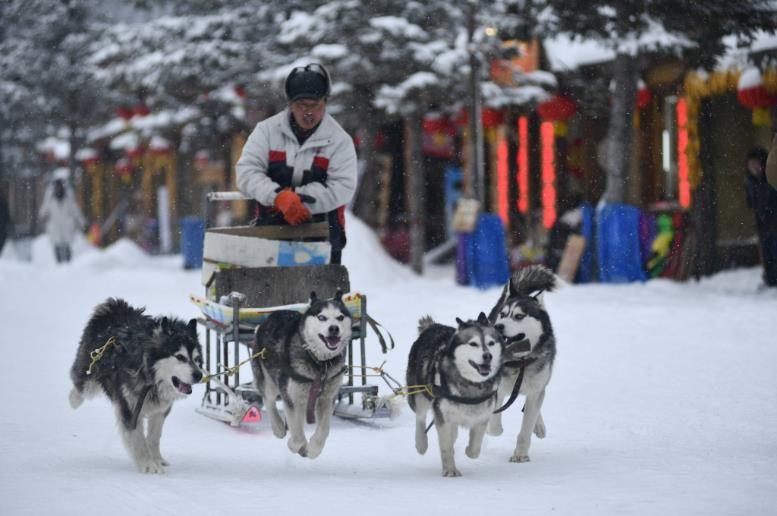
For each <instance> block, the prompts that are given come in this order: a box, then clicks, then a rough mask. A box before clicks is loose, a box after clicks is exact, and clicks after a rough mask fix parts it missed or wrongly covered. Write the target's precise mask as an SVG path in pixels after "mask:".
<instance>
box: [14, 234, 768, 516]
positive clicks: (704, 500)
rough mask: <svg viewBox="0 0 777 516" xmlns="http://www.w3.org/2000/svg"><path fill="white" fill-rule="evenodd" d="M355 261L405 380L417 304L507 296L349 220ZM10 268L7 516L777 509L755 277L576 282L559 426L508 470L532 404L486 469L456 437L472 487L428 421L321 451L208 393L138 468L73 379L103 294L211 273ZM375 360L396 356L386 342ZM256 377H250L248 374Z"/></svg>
mask: <svg viewBox="0 0 777 516" xmlns="http://www.w3.org/2000/svg"><path fill="white" fill-rule="evenodd" d="M349 242H350V243H349V247H348V248H347V249H346V253H345V260H346V263H347V265H348V267H349V270H350V272H351V281H352V284H353V286H354V289H355V290H360V291H363V292H365V293H367V294H368V295H369V306H370V313H371V314H372V315H373V316H374V317H375V318H376V319H378V320H379V321H381V322H382V323H383V324H385V326H386V327H387V328H388V329H389V330H390V331H391V332H392V334H393V336H394V338H395V340H396V341H397V349H396V350H394V352H393V353H391V354H390V356H389V362H388V366H387V367H388V370H389V371H390V372H391V373H392V374H393V375H394V376H396V377H397V378H403V377H404V367H405V364H406V359H407V351H408V350H409V347H410V344H411V343H412V341H413V338H414V335H415V328H416V322H417V320H418V318H419V316H421V315H423V314H426V313H429V314H431V315H432V316H434V317H435V318H437V320H438V321H440V322H446V323H452V322H453V320H454V317H456V316H461V317H474V316H476V315H477V313H478V312H479V311H481V310H484V311H487V310H488V309H490V308H491V306H492V304H493V303H494V301H495V300H496V298H497V295H498V291H497V290H495V289H492V290H489V291H485V292H482V291H477V290H473V289H469V288H462V287H457V286H454V285H453V282H452V280H451V279H450V275H447V276H446V275H445V274H443V272H444V271H436V274H432V275H430V276H429V277H426V278H422V279H419V278H416V277H415V276H413V275H412V273H410V272H409V271H408V270H407V269H405V268H403V267H401V266H398V265H396V264H395V263H393V262H390V260H389V259H388V258H387V257H386V256H385V255H384V254H383V253H382V252H381V251H380V249H379V246H378V245H377V242H376V241H375V240H374V238H373V237H372V235H370V234H369V233H368V232H367V231H366V230H365V229H364V228H363V227H362V226H360V225H359V224H358V221H354V220H353V219H351V222H350V223H349ZM47 252H48V248H47V242H46V241H45V240H38V241H36V242H35V243H34V244H33V254H34V256H33V262H32V263H23V262H19V261H15V260H14V259H13V256H12V254H13V253H12V252H10V251H6V252H5V253H4V254H3V257H2V259H0V284H2V286H3V288H2V291H0V307H2V310H0V328H2V330H0V331H2V335H3V339H2V353H3V355H2V359H3V367H2V371H3V383H4V385H5V389H4V396H3V400H4V407H3V410H2V411H1V412H0V514H3V515H16V514H98V513H111V514H175V515H178V514H248V513H251V514H298V513H302V512H303V511H304V512H313V513H316V514H357V513H358V514H369V515H376V514H403V513H404V514H423V515H425V516H429V515H435V514H511V515H520V514H531V515H534V514H548V513H551V512H552V513H554V514H574V515H580V514H618V515H623V514H645V515H655V514H683V515H687V514H704V515H710V514H720V515H732V514H747V515H754V514H774V511H775V506H777V374H775V364H777V292H764V291H758V290H757V285H758V283H759V271H757V270H756V269H748V270H738V271H733V272H726V273H722V274H719V275H718V276H716V277H714V278H711V279H709V280H705V281H702V282H700V283H686V284H677V283H672V282H669V281H652V282H649V283H647V284H634V285H621V286H608V285H589V286H574V287H568V288H565V289H562V290H560V291H559V292H557V293H553V294H549V295H547V296H546V302H547V304H548V306H549V309H550V311H551V314H552V318H553V323H554V326H555V329H556V333H557V337H558V341H559V355H558V362H557V367H556V369H555V371H554V377H553V379H552V381H551V385H550V387H549V390H548V394H547V397H546V403H545V406H544V407H543V415H544V418H545V422H546V424H547V427H548V437H547V438H546V439H544V440H538V439H535V440H534V441H533V444H532V448H531V453H530V454H531V458H532V461H531V462H529V463H525V464H512V463H509V462H508V460H507V459H508V457H509V456H510V455H511V453H512V451H513V448H514V445H515V437H516V435H517V432H518V428H519V421H520V415H521V414H520V408H519V407H520V403H518V404H516V405H515V407H514V408H513V409H511V410H510V411H508V412H507V413H506V417H505V418H504V419H505V427H506V431H505V434H504V435H503V436H501V437H499V438H493V437H486V442H485V446H484V451H483V454H482V456H481V458H479V459H477V460H471V459H468V458H467V457H466V456H465V455H464V453H463V450H464V441H463V439H461V438H460V440H459V442H458V443H457V447H456V457H457V461H458V466H459V469H460V470H461V471H462V472H463V474H464V476H463V477H462V478H442V477H441V475H440V459H439V453H438V449H437V438H436V435H435V434H434V431H432V432H431V433H430V435H431V437H430V448H429V452H427V454H426V455H425V456H419V455H417V454H416V452H415V449H414V446H413V422H412V417H411V412H410V410H409V409H408V408H407V407H405V408H404V410H403V412H402V414H401V415H400V417H399V418H397V419H395V420H390V421H382V422H380V423H379V424H363V423H353V422H348V421H342V420H336V421H335V422H334V425H333V429H332V433H331V435H330V438H329V441H328V442H327V445H326V448H325V449H324V452H323V454H322V456H321V457H320V458H318V459H317V460H315V461H311V460H308V459H303V458H301V457H299V456H296V455H292V454H291V453H289V451H288V450H287V448H286V445H285V443H284V442H283V441H280V440H278V439H276V438H274V437H273V436H272V435H271V433H270V432H269V430H268V429H267V428H266V427H263V426H261V425H260V426H259V427H258V428H253V429H234V428H230V427H229V426H227V425H224V424H222V423H218V422H215V421H212V420H209V419H206V418H204V417H202V416H200V415H198V414H196V413H195V412H194V408H195V407H196V406H197V404H198V402H199V396H200V395H201V393H202V390H201V387H199V388H195V393H194V394H193V395H192V396H191V397H190V398H189V399H187V400H185V401H183V402H179V403H178V404H177V405H176V406H175V408H174V409H173V412H172V414H171V416H170V418H169V419H168V423H167V425H166V428H165V432H164V436H163V439H162V450H163V453H164V455H165V456H166V458H167V459H168V460H169V461H170V462H171V463H172V465H171V466H170V467H169V468H168V470H167V473H166V474H165V475H162V476H150V475H140V474H138V473H137V472H136V471H135V469H134V467H133V465H132V463H131V461H130V459H129V457H128V456H127V454H126V452H125V451H124V449H123V447H122V445H121V443H120V440H119V437H118V435H117V432H116V430H115V424H114V419H113V413H112V411H111V409H110V406H109V404H108V402H107V401H106V400H105V399H102V398H100V399H96V400H92V401H90V402H87V403H85V404H84V405H83V406H82V407H81V408H79V409H78V410H77V411H73V410H71V409H70V407H69V405H68V403H67V394H68V391H69V389H70V380H69V378H68V370H69V368H70V365H71V361H72V359H73V356H74V354H75V350H76V347H77V343H78V339H79V337H80V332H81V330H82V328H83V325H84V323H85V322H86V320H87V318H88V317H89V314H90V312H91V310H92V308H93V306H94V305H96V304H97V303H99V302H101V301H103V300H104V299H105V298H106V297H108V296H121V297H124V298H126V299H127V300H128V301H130V302H131V303H135V304H138V305H145V306H147V307H148V311H149V312H150V313H174V314H177V315H180V316H182V317H187V318H188V317H194V316H196V315H197V313H196V311H195V308H194V306H193V305H190V304H189V302H188V300H187V294H189V293H190V292H193V293H201V292H202V288H201V287H200V284H199V272H198V271H184V270H182V268H181V266H180V265H181V260H180V258H178V257H165V258H152V257H148V256H146V255H144V254H143V253H142V252H140V251H139V250H138V249H137V248H135V247H134V246H133V245H132V244H130V243H128V242H119V243H117V244H115V245H114V246H112V247H111V248H109V249H107V250H104V251H98V250H93V249H88V248H87V247H85V246H84V247H83V248H82V249H81V251H80V253H79V254H78V256H77V257H76V259H75V261H74V262H73V263H72V264H70V265H67V266H62V267H56V266H55V265H53V259H49V258H50V256H49V255H47V254H46V253H47ZM369 344H370V349H371V355H370V358H369V360H368V362H369V363H371V364H375V365H377V364H378V363H380V361H382V357H381V356H380V353H379V351H378V346H377V339H375V338H374V337H373V338H371V339H370V342H369ZM246 374H248V373H246Z"/></svg>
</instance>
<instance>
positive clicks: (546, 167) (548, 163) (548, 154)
mask: <svg viewBox="0 0 777 516" xmlns="http://www.w3.org/2000/svg"><path fill="white" fill-rule="evenodd" d="M540 145H541V147H542V224H543V225H544V226H545V227H546V228H548V229H550V228H551V227H552V226H553V223H554V222H556V185H555V181H556V164H555V156H554V155H555V150H554V140H553V123H552V122H543V123H542V125H541V126H540Z"/></svg>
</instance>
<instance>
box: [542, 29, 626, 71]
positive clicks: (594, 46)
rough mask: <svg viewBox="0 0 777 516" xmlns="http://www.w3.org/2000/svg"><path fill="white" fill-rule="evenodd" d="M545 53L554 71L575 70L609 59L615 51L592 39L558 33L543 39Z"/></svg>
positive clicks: (613, 56)
mask: <svg viewBox="0 0 777 516" xmlns="http://www.w3.org/2000/svg"><path fill="white" fill-rule="evenodd" d="M543 45H544V47H545V55H546V56H547V58H548V63H549V64H550V69H551V70H552V71H554V72H564V71H569V70H576V69H577V68H579V67H581V66H586V65H591V64H595V63H603V62H606V61H611V60H612V59H613V58H615V51H614V50H612V49H611V48H607V47H606V46H605V45H604V44H603V43H601V42H599V41H596V40H593V39H580V38H574V37H573V36H570V35H568V34H559V35H558V36H555V37H553V38H547V39H545V40H544V41H543Z"/></svg>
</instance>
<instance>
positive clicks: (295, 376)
mask: <svg viewBox="0 0 777 516" xmlns="http://www.w3.org/2000/svg"><path fill="white" fill-rule="evenodd" d="M305 351H307V353H308V357H309V358H310V359H311V360H312V361H313V362H314V363H315V365H316V366H317V367H319V369H320V371H321V374H319V375H318V376H316V377H315V378H308V377H307V376H305V375H302V374H299V373H298V372H297V371H295V370H294V369H292V368H291V366H284V367H283V369H282V371H283V374H284V375H285V376H287V377H288V378H291V379H292V380H294V381H295V382H298V383H309V384H310V388H309V389H308V407H307V411H306V414H305V416H306V419H307V422H308V424H309V425H312V424H313V423H315V422H316V412H315V408H316V401H317V400H318V397H319V396H321V393H322V392H323V391H324V380H325V379H326V377H327V373H328V372H329V369H330V368H331V367H332V366H334V365H335V364H336V363H337V362H338V361H339V359H340V356H336V357H334V358H330V359H329V360H324V361H321V360H319V359H318V358H316V356H315V355H313V353H311V352H310V351H309V350H307V349H306V350H305ZM347 370H348V366H346V365H344V366H343V368H342V369H341V370H340V371H338V372H337V373H336V374H335V375H333V376H338V375H341V374H343V373H344V372H346V371H347Z"/></svg>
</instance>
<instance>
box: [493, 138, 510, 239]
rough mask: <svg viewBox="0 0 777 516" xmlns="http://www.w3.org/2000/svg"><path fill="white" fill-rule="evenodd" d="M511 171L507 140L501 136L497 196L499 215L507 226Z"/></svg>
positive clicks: (497, 151) (497, 152) (497, 158)
mask: <svg viewBox="0 0 777 516" xmlns="http://www.w3.org/2000/svg"><path fill="white" fill-rule="evenodd" d="M509 173H510V170H509V166H508V163H507V139H506V138H505V137H504V135H500V136H499V139H498V141H497V145H496V195H497V214H498V215H499V218H501V219H502V222H503V223H504V225H505V226H507V223H508V219H509V213H508V210H509V208H508V206H509V195H510V181H509V177H508V175H509Z"/></svg>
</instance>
